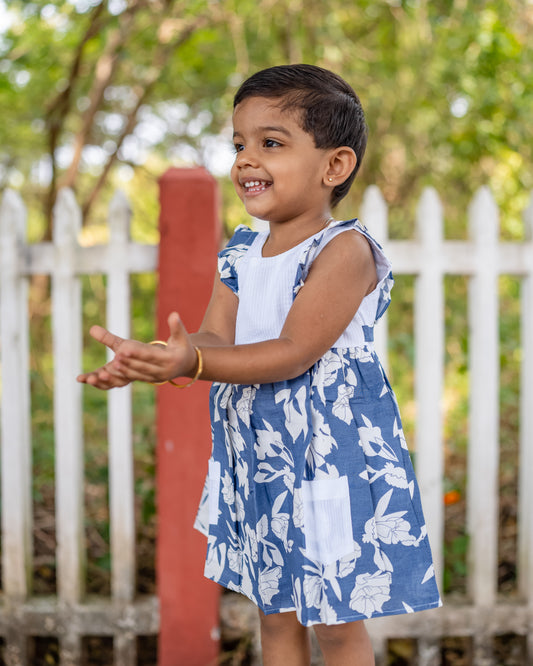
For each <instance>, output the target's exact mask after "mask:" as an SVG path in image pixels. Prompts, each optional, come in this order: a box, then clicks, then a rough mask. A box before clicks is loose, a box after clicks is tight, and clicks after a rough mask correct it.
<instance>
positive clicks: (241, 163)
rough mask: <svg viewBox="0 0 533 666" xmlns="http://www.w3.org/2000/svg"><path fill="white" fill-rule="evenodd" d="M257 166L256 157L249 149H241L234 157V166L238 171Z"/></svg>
mask: <svg viewBox="0 0 533 666" xmlns="http://www.w3.org/2000/svg"><path fill="white" fill-rule="evenodd" d="M257 164H258V161H257V155H256V154H255V153H254V151H253V149H252V148H250V147H246V148H243V149H242V150H240V151H239V152H238V153H237V154H236V156H235V166H237V167H239V168H240V169H242V168H243V167H247V166H251V167H255V166H257Z"/></svg>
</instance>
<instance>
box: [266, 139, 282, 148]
mask: <svg viewBox="0 0 533 666" xmlns="http://www.w3.org/2000/svg"><path fill="white" fill-rule="evenodd" d="M280 146H281V143H280V142H279V141H276V139H265V148H279V147H280Z"/></svg>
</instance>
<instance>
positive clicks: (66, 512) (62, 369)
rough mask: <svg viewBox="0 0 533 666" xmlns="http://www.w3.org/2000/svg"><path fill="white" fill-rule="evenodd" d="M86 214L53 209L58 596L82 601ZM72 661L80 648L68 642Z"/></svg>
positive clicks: (62, 200) (60, 201)
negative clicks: (81, 268)
mask: <svg viewBox="0 0 533 666" xmlns="http://www.w3.org/2000/svg"><path fill="white" fill-rule="evenodd" d="M80 229H81V212H80V209H79V207H78V205H77V203H76V201H75V199H74V194H73V193H72V191H71V190H67V189H64V190H61V191H60V192H59V194H58V198H57V202H56V205H55V207H54V228H53V236H54V238H53V240H54V247H55V252H56V254H55V267H54V270H53V273H52V336H53V352H54V359H55V363H54V429H55V450H56V454H55V461H56V463H55V464H56V469H55V474H56V529H57V571H58V581H57V582H58V594H59V598H60V600H61V601H62V602H63V603H66V604H74V603H76V602H78V601H80V599H81V597H82V595H83V590H84V571H85V544H84V541H85V540H84V523H83V445H82V420H81V384H78V383H77V382H76V379H75V377H76V375H77V374H79V373H80V371H81V353H82V350H81V285H80V279H79V277H78V276H77V254H78V252H77V250H78V241H77V236H78V233H79V231H80ZM67 652H68V655H69V657H68V658H69V659H71V658H75V657H76V646H75V645H73V644H72V641H69V645H68V648H67Z"/></svg>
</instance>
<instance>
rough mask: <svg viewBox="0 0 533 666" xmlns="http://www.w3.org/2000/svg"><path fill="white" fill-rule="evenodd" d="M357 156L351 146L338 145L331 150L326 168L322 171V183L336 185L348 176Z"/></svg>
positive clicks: (329, 185)
mask: <svg viewBox="0 0 533 666" xmlns="http://www.w3.org/2000/svg"><path fill="white" fill-rule="evenodd" d="M356 164H357V156H356V154H355V152H354V151H353V149H352V148H349V147H348V146H340V147H339V148H335V149H334V150H332V151H331V153H330V157H329V160H328V164H327V168H326V171H325V173H324V179H323V180H324V185H326V186H327V187H332V188H333V187H337V185H341V184H342V183H344V181H345V180H346V179H347V178H348V176H349V175H350V174H351V173H352V171H353V170H354V169H355V165H356Z"/></svg>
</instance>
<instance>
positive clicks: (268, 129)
mask: <svg viewBox="0 0 533 666" xmlns="http://www.w3.org/2000/svg"><path fill="white" fill-rule="evenodd" d="M257 130H258V131H259V132H280V134H285V136H292V134H291V133H290V132H289V130H288V129H285V127H280V126H277V125H267V126H265V127H258V128H257ZM236 136H242V135H241V133H240V132H233V137H236Z"/></svg>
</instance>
